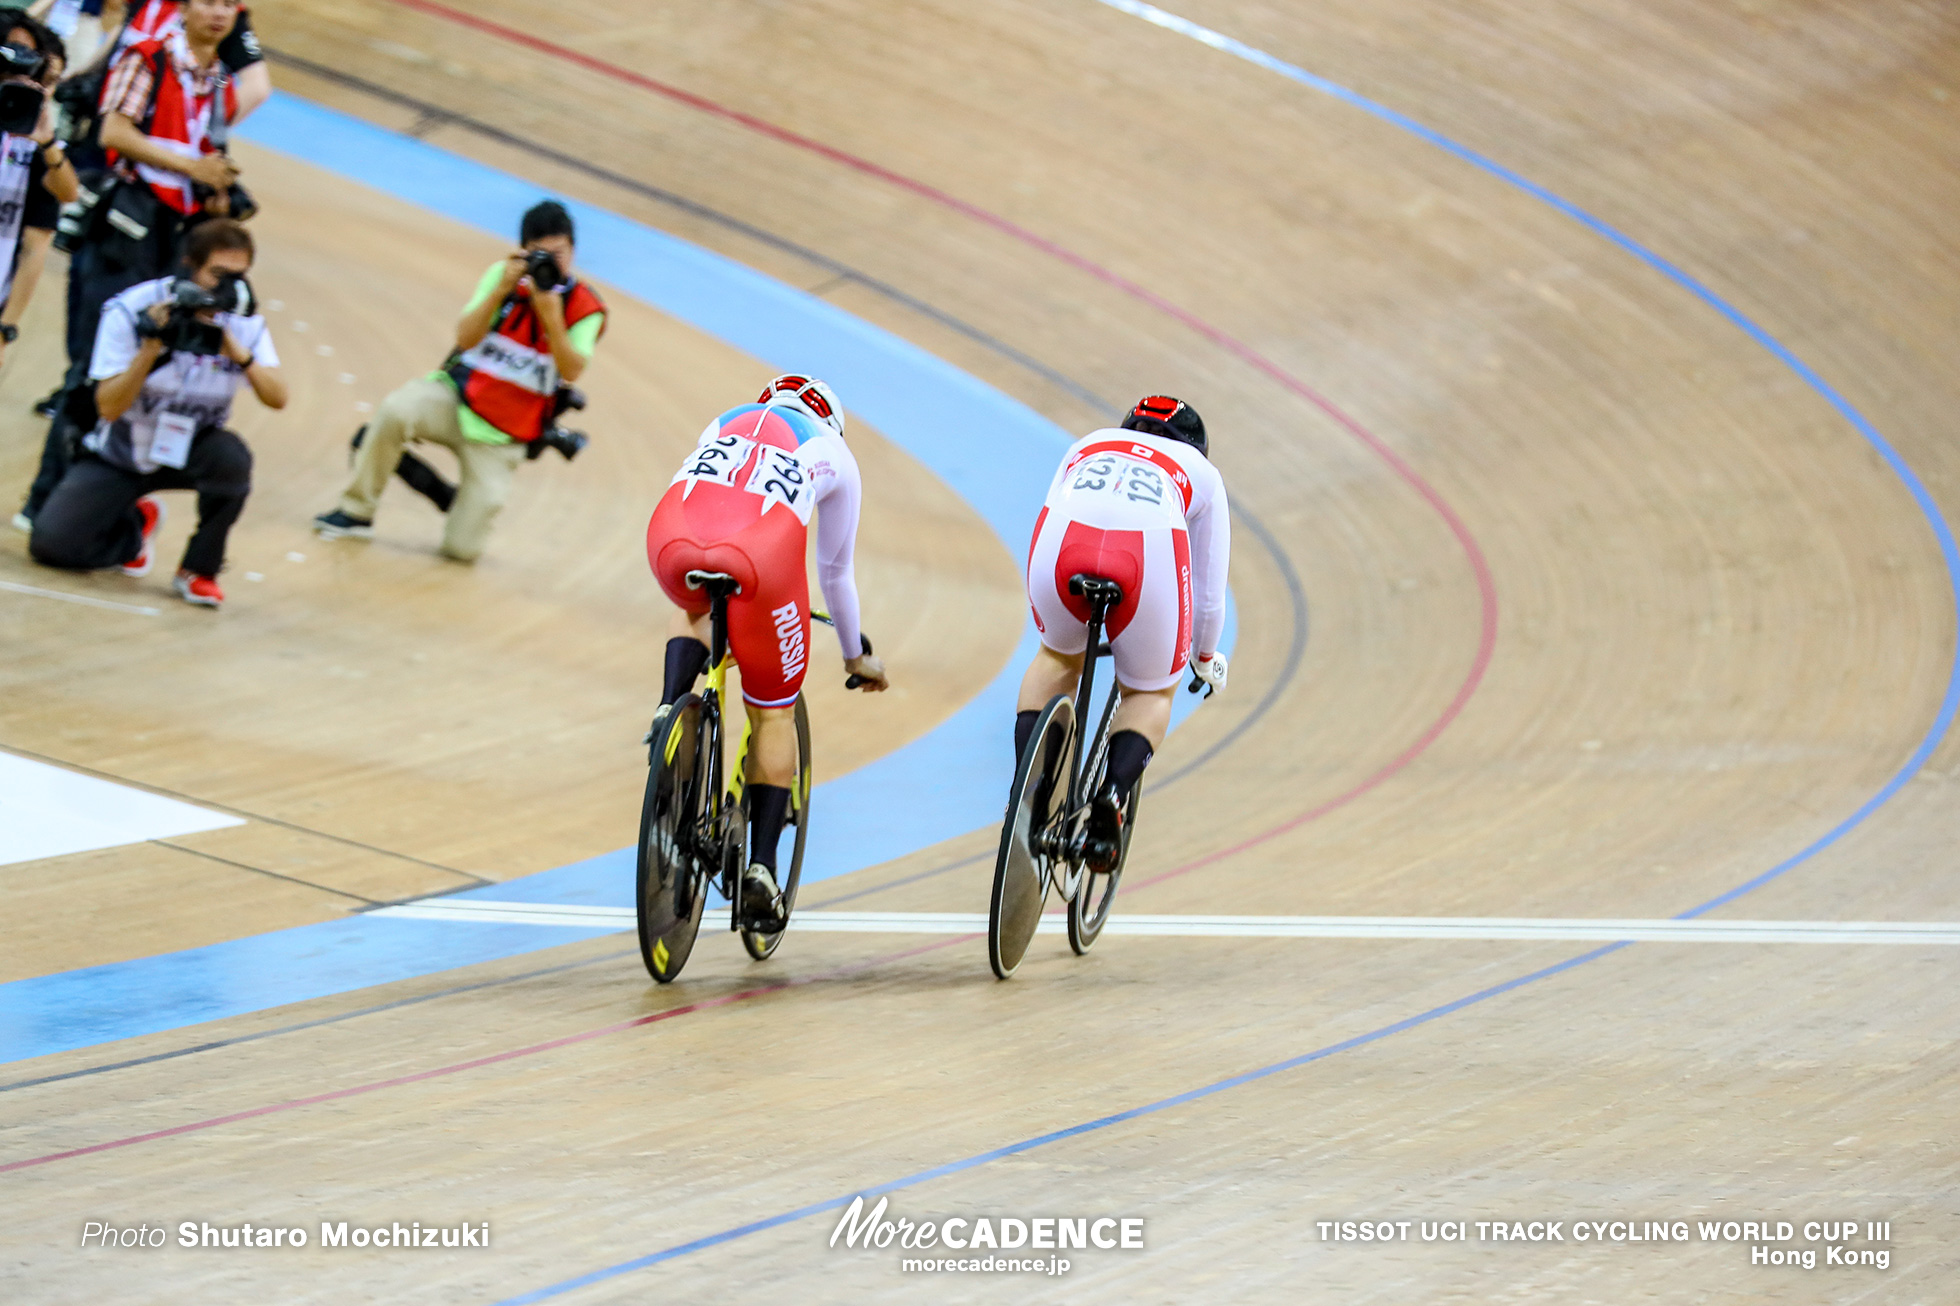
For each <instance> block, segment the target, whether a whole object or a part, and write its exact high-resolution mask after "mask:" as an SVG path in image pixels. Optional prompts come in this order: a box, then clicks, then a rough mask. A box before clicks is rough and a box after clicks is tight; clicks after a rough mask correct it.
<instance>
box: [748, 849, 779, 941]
mask: <svg viewBox="0 0 1960 1306" xmlns="http://www.w3.org/2000/svg"><path fill="white" fill-rule="evenodd" d="M742 918H743V919H744V920H745V921H747V922H749V923H750V924H751V925H753V926H755V927H756V928H758V929H760V930H761V931H762V932H763V933H765V934H773V933H775V932H776V931H777V930H780V929H782V928H783V925H784V924H785V922H784V920H783V894H782V890H781V889H778V888H777V887H776V877H775V875H774V874H772V873H771V872H770V870H769V868H768V867H767V866H764V865H763V864H762V863H761V862H753V863H751V864H750V865H749V869H748V870H747V871H745V872H743V874H742Z"/></svg>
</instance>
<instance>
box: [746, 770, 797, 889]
mask: <svg viewBox="0 0 1960 1306" xmlns="http://www.w3.org/2000/svg"><path fill="white" fill-rule="evenodd" d="M788 815H789V790H787V789H785V788H783V787H782V786H781V785H750V786H749V860H750V861H751V862H761V863H762V864H763V865H764V866H767V867H768V868H769V870H770V873H771V874H774V873H775V870H776V843H777V841H778V840H780V839H781V838H782V837H783V820H784V818H785V817H787V816H788Z"/></svg>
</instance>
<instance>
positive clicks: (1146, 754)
mask: <svg viewBox="0 0 1960 1306" xmlns="http://www.w3.org/2000/svg"><path fill="white" fill-rule="evenodd" d="M1155 751H1156V750H1155V749H1153V748H1152V747H1151V746H1150V741H1149V740H1148V739H1145V738H1144V737H1143V736H1142V735H1140V734H1138V733H1137V732H1136V731H1134V730H1118V731H1117V732H1116V733H1115V734H1113V735H1111V736H1110V737H1109V770H1108V773H1107V774H1108V777H1109V783H1110V784H1112V785H1114V786H1115V787H1116V792H1117V793H1119V794H1125V795H1127V794H1128V793H1129V792H1130V790H1131V789H1133V788H1134V787H1135V786H1136V782H1137V781H1138V780H1140V779H1142V778H1143V768H1144V767H1146V766H1149V765H1150V755H1151V754H1152V753H1153V752H1155Z"/></svg>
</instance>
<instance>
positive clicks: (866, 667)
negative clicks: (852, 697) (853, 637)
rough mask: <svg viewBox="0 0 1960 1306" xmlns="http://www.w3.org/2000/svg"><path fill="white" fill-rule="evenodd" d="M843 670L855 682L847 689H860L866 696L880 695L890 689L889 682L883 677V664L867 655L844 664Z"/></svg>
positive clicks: (887, 678)
mask: <svg viewBox="0 0 1960 1306" xmlns="http://www.w3.org/2000/svg"><path fill="white" fill-rule="evenodd" d="M844 670H845V671H846V672H848V673H849V674H850V677H851V679H852V680H853V681H854V682H855V683H853V684H850V685H848V686H847V687H848V688H852V689H862V690H863V691H864V692H865V693H867V694H882V693H884V692H885V691H886V690H887V689H890V688H891V680H890V678H889V677H887V676H886V675H885V664H884V663H883V662H880V661H879V660H878V659H877V658H876V657H874V656H872V655H871V654H869V653H866V654H863V655H862V656H859V657H854V658H852V659H851V660H850V661H849V662H846V663H845V664H844Z"/></svg>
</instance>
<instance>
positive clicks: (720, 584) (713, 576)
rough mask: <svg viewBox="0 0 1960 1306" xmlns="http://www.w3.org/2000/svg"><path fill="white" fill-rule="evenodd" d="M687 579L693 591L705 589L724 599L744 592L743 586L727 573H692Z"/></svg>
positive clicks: (688, 585) (688, 574)
mask: <svg viewBox="0 0 1960 1306" xmlns="http://www.w3.org/2000/svg"><path fill="white" fill-rule="evenodd" d="M685 579H686V580H687V587H688V588H689V589H691V590H700V589H704V590H706V591H708V593H710V594H714V595H720V596H722V597H726V596H727V595H730V594H740V593H741V592H742V586H741V584H740V583H739V582H738V581H737V580H736V579H735V578H734V577H733V576H731V575H729V574H728V573H727V572H725V571H690V572H689V573H687V576H686V578H685Z"/></svg>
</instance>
